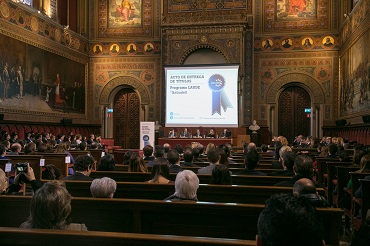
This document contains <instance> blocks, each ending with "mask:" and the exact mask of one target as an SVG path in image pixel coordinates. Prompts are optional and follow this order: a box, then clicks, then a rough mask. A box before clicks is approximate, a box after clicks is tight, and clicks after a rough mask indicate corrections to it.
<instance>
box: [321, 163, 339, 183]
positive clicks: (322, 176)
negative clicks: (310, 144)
mask: <svg viewBox="0 0 370 246" xmlns="http://www.w3.org/2000/svg"><path fill="white" fill-rule="evenodd" d="M327 161H331V162H332V161H339V159H338V158H322V157H317V158H316V169H317V182H318V183H319V184H320V185H323V186H325V185H324V174H327V173H328V168H327V165H325V163H326V162H327Z"/></svg>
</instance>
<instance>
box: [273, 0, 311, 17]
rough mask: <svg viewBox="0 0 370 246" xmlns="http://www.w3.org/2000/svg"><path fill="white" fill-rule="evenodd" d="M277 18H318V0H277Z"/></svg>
mask: <svg viewBox="0 0 370 246" xmlns="http://www.w3.org/2000/svg"><path fill="white" fill-rule="evenodd" d="M275 6H276V20H288V19H309V18H316V17H317V14H316V12H317V11H316V0H276V5H275Z"/></svg>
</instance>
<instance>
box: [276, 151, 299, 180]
mask: <svg viewBox="0 0 370 246" xmlns="http://www.w3.org/2000/svg"><path fill="white" fill-rule="evenodd" d="M296 156H297V155H296V154H295V153H294V152H293V151H285V152H283V156H282V158H281V165H282V166H283V168H284V170H281V171H277V172H273V173H271V174H270V175H271V176H294V175H295V173H294V171H293V166H294V159H295V158H296Z"/></svg>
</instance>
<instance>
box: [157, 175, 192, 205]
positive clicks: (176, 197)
mask: <svg viewBox="0 0 370 246" xmlns="http://www.w3.org/2000/svg"><path fill="white" fill-rule="evenodd" d="M198 188H199V178H198V176H197V175H196V174H195V173H194V172H193V171H190V170H184V171H182V172H179V173H178V174H177V176H176V180H175V193H174V194H173V195H171V196H169V197H167V198H166V199H164V200H170V201H198V198H197V190H198Z"/></svg>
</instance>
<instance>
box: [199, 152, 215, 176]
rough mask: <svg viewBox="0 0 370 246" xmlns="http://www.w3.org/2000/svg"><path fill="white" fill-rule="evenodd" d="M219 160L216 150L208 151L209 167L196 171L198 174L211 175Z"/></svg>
mask: <svg viewBox="0 0 370 246" xmlns="http://www.w3.org/2000/svg"><path fill="white" fill-rule="evenodd" d="M220 158H221V156H220V154H219V153H218V151H217V150H216V149H210V150H208V152H207V159H208V162H209V165H208V166H206V167H203V168H200V169H198V174H212V170H213V168H215V166H216V165H218V164H220Z"/></svg>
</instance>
